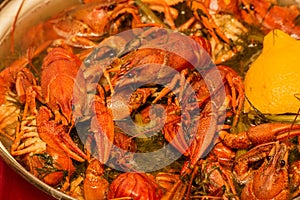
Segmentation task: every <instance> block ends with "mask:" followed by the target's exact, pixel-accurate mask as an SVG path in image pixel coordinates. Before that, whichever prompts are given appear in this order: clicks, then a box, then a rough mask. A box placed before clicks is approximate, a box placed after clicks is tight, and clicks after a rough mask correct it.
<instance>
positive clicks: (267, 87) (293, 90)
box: [245, 30, 300, 114]
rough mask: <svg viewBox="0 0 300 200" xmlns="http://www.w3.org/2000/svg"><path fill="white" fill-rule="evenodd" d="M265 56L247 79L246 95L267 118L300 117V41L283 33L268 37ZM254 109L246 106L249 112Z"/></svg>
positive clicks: (274, 33) (252, 67) (253, 65)
mask: <svg viewBox="0 0 300 200" xmlns="http://www.w3.org/2000/svg"><path fill="white" fill-rule="evenodd" d="M263 45H264V47H263V50H262V53H261V55H260V56H259V57H258V58H257V60H256V61H254V62H253V64H252V65H251V66H250V69H249V70H248V72H247V74H246V77H245V94H246V96H247V98H248V99H249V101H250V102H251V104H252V105H253V106H254V107H255V108H256V109H258V110H259V111H260V112H262V113H264V114H284V113H297V111H298V109H299V108H300V101H299V99H297V98H296V97H295V96H297V95H298V96H300V41H298V40H296V39H294V38H292V37H290V36H289V35H287V34H286V33H284V32H282V31H280V30H274V31H273V32H270V33H269V34H268V35H266V36H265V38H264V42H263ZM250 109H252V108H251V106H250V105H249V104H248V103H247V102H246V103H245V111H246V112H249V110H250Z"/></svg>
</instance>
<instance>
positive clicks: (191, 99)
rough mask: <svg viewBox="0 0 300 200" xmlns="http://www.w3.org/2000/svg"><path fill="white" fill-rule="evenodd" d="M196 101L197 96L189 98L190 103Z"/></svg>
mask: <svg viewBox="0 0 300 200" xmlns="http://www.w3.org/2000/svg"><path fill="white" fill-rule="evenodd" d="M196 101H197V99H196V98H195V97H191V98H189V100H188V102H189V103H195V102H196Z"/></svg>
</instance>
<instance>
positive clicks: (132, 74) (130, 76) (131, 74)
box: [126, 73, 134, 78]
mask: <svg viewBox="0 0 300 200" xmlns="http://www.w3.org/2000/svg"><path fill="white" fill-rule="evenodd" d="M126 76H127V77H128V78H133V77H134V73H128V74H126Z"/></svg>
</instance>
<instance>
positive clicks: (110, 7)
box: [108, 4, 116, 10]
mask: <svg viewBox="0 0 300 200" xmlns="http://www.w3.org/2000/svg"><path fill="white" fill-rule="evenodd" d="M115 7H116V5H115V4H111V5H109V6H108V10H113V9H114V8H115Z"/></svg>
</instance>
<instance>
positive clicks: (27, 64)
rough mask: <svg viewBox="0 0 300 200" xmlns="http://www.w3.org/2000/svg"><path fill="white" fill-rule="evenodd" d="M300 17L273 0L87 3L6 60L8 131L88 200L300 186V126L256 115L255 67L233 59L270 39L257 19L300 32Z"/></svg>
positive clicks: (45, 174)
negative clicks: (250, 73)
mask: <svg viewBox="0 0 300 200" xmlns="http://www.w3.org/2000/svg"><path fill="white" fill-rule="evenodd" d="M20 9H21V8H20ZM299 14H300V11H299V9H298V8H297V7H295V6H293V5H291V6H287V5H279V4H277V3H276V1H270V0H252V1H249V0H229V1H227V0H219V1H210V0H194V1H193V0H191V1H190V0H188V1H183V0H177V1H176V0H174V1H171V0H165V1H164V0H163V1H151V0H116V1H107V2H103V0H102V1H99V0H98V1H97V0H94V1H93V0H91V1H87V0H86V1H85V2H84V3H82V4H80V5H76V6H74V7H71V8H69V9H67V10H64V11H62V12H60V13H58V14H57V15H55V16H53V17H51V18H50V19H48V20H47V21H45V22H42V23H40V24H38V25H36V26H34V27H33V28H32V29H31V30H29V31H28V34H27V35H26V36H24V38H26V39H25V40H24V41H20V44H21V46H22V47H26V53H24V56H21V57H20V58H18V59H17V60H15V61H14V62H13V63H11V64H10V65H9V66H3V67H5V68H4V70H2V71H1V73H0V105H1V110H0V139H1V141H3V142H4V143H5V144H9V145H8V146H7V148H8V150H9V151H10V153H11V155H12V156H14V157H15V159H16V160H17V161H19V162H20V163H21V164H22V165H23V166H24V167H25V168H26V169H27V170H28V171H30V172H31V173H32V174H33V175H34V176H36V177H38V178H39V179H40V180H42V181H43V182H45V183H46V184H48V185H50V186H52V187H54V188H56V189H57V190H59V191H62V192H64V193H66V194H68V195H70V196H71V197H74V198H76V199H86V200H91V199H150V200H151V199H293V198H295V197H298V196H300V171H299V170H300V169H299V168H300V149H299V141H300V140H298V138H299V135H300V125H299V124H297V123H295V121H296V120H294V121H291V122H286V123H278V122H272V121H271V120H268V119H266V118H264V117H263V116H262V114H261V113H259V112H257V115H255V116H254V117H253V116H252V118H249V117H248V114H247V113H244V112H243V105H244V102H245V101H246V99H247V98H246V97H245V94H244V83H243V75H244V74H243V73H244V72H245V69H246V68H247V67H248V66H241V65H243V64H245V63H242V62H240V63H238V64H237V66H235V67H233V66H230V64H228V63H232V62H230V61H231V60H232V59H234V58H240V56H241V55H243V53H245V52H246V51H247V49H249V48H256V47H257V46H259V45H260V43H259V41H256V40H255V39H256V38H257V37H251V30H252V29H255V31H257V32H259V33H260V34H261V35H265V34H267V33H268V32H270V31H272V30H273V29H280V30H282V31H284V32H286V33H288V34H289V35H291V36H292V37H294V38H296V39H300V29H299V28H298V26H299V25H298V22H297V21H298V19H299V17H298V16H300V15H299ZM299 27H300V26H299ZM130 30H131V32H126V31H130ZM122 32H123V33H124V32H125V33H127V34H125V35H124V34H123V35H122ZM260 42H261V41H260ZM158 47H159V48H158ZM255 53H256V52H255ZM240 69H242V70H240ZM174 71H175V72H176V73H175V74H174ZM241 71H242V72H241ZM295 118H297V116H295ZM147 143H148V144H147ZM169 144H170V145H169ZM157 149H167V150H166V151H163V152H161V153H160V154H159V155H156V154H151V153H152V151H153V152H154V151H156V150H157ZM143 153H144V154H147V155H148V156H146V157H142V156H140V157H137V155H139V154H143ZM176 155H179V156H177V157H176ZM172 156H173V157H172ZM170 157H172V159H171V160H172V162H169V163H168V162H166V165H164V166H160V164H161V163H162V162H163V161H166V160H168V159H170ZM173 158H174V159H173ZM162 160H163V161H162ZM155 164H157V165H158V166H160V167H155ZM149 165H151V167H152V168H151V167H149ZM152 165H153V166H152Z"/></svg>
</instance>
